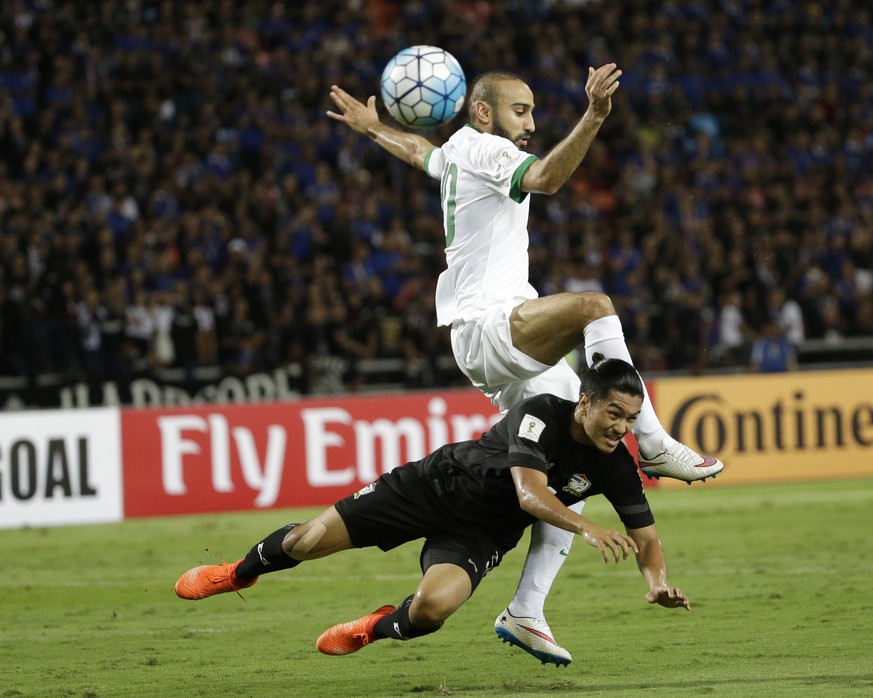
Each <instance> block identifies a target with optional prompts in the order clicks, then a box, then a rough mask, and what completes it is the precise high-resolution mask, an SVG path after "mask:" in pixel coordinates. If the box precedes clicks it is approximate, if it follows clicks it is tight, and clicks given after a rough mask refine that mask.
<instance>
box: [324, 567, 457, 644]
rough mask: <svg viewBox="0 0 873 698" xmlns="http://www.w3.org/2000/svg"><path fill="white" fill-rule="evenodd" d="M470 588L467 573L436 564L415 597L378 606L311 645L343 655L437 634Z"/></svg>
mask: <svg viewBox="0 0 873 698" xmlns="http://www.w3.org/2000/svg"><path fill="white" fill-rule="evenodd" d="M471 593H472V584H471V582H470V577H469V576H468V574H467V572H466V571H465V570H464V569H462V568H461V567H458V566H457V565H455V564H449V563H442V564H436V565H433V566H431V567H429V568H428V569H427V571H426V572H425V573H424V576H423V577H422V579H421V583H420V584H419V585H418V589H416V591H415V594H412V595H411V596H408V597H406V599H404V601H403V602H402V603H401V604H400V606H398V607H397V608H395V607H394V606H382V607H381V608H379V609H377V610H376V611H374V612H373V613H368V614H367V615H366V616H363V617H362V618H358V619H357V620H352V621H349V622H347V623H339V624H338V625H334V626H331V627H330V628H328V629H327V630H325V631H324V632H323V633H322V634H321V636H320V637H319V638H318V640H317V641H316V643H315V646H316V647H317V648H318V650H319V652H322V653H323V654H330V655H344V654H350V653H352V652H357V651H358V650H360V649H362V648H364V647H366V646H367V645H369V644H370V643H372V642H375V641H376V640H381V639H384V638H390V639H392V640H411V639H413V638H416V637H423V636H424V635H430V634H431V633H435V632H436V631H437V630H439V629H440V628H441V627H442V626H443V623H444V622H445V621H446V619H447V618H448V617H449V616H450V615H452V613H454V612H455V611H456V610H458V609H459V608H460V607H461V606H462V605H463V604H464V602H465V601H466V600H467V599H468V598H470V594H471Z"/></svg>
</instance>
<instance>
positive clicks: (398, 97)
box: [382, 46, 467, 128]
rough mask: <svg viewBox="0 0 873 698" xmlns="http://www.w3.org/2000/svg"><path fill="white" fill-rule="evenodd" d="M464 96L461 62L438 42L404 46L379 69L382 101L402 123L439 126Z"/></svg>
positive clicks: (445, 120) (415, 125)
mask: <svg viewBox="0 0 873 698" xmlns="http://www.w3.org/2000/svg"><path fill="white" fill-rule="evenodd" d="M466 96H467V78H466V77H465V76H464V71H463V69H462V68H461V64H460V63H458V61H457V59H456V58H455V57H454V56H453V55H452V54H451V53H449V52H448V51H445V50H443V49H441V48H438V47H437V46H410V47H409V48H405V49H403V50H402V51H400V52H399V53H398V54H397V55H396V56H394V57H393V58H392V59H391V60H390V61H388V65H386V66H385V69H384V70H383V71H382V101H383V102H385V106H386V108H387V109H388V113H389V114H391V116H393V117H394V118H395V119H396V120H397V121H398V122H400V123H401V124H403V125H404V126H411V127H412V128H435V127H437V126H441V125H442V124H444V123H446V122H447V121H450V120H451V119H453V118H454V117H455V116H456V115H457V114H458V112H459V111H461V107H463V106H464V100H465V99H466Z"/></svg>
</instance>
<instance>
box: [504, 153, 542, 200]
mask: <svg viewBox="0 0 873 698" xmlns="http://www.w3.org/2000/svg"><path fill="white" fill-rule="evenodd" d="M537 160H539V158H538V157H537V156H536V155H529V156H528V157H527V158H526V159H525V160H524V161H523V162H522V163H521V164H520V165H519V166H518V167H517V168H516V169H515V172H513V173H512V182H511V183H510V185H509V198H510V199H512V200H513V201H514V202H515V203H517V204H520V203H521V202H522V201H524V198H525V197H526V196H527V192H526V191H522V189H521V180H522V178H523V177H524V173H525V172H527V171H528V168H529V167H530V166H531V165H533V164H534V162H535V161H537Z"/></svg>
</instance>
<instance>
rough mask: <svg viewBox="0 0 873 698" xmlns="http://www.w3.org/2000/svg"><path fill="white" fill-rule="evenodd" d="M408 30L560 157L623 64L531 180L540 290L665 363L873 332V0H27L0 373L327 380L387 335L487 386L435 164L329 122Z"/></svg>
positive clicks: (4, 35) (676, 366)
mask: <svg viewBox="0 0 873 698" xmlns="http://www.w3.org/2000/svg"><path fill="white" fill-rule="evenodd" d="M413 44H433V45H439V46H441V47H443V48H445V49H447V50H448V51H450V52H451V53H452V54H454V55H455V56H456V57H457V58H458V59H459V60H460V62H461V64H462V65H463V66H464V69H465V71H466V73H467V78H468V81H470V80H472V78H473V77H474V76H475V75H476V74H478V73H479V72H482V71H484V70H489V69H505V70H511V71H514V72H517V73H518V74H520V75H521V76H522V77H524V78H525V79H526V80H527V82H529V84H530V85H531V87H532V88H533V90H534V93H535V94H536V96H537V100H538V103H537V105H536V111H535V117H536V118H537V124H538V126H539V128H538V130H537V132H536V134H535V136H534V138H533V140H532V142H531V145H530V148H529V149H530V150H531V151H532V152H539V153H541V154H542V153H544V152H546V151H547V150H548V148H549V147H550V146H551V145H553V144H554V143H555V142H557V141H558V140H559V139H560V137H561V136H562V134H565V133H566V132H567V131H568V130H569V129H570V128H571V127H572V125H573V124H574V123H575V122H576V121H577V119H578V118H579V116H580V115H581V114H582V113H583V112H584V110H585V108H586V107H587V97H586V95H585V90H584V86H585V77H586V75H587V68H588V66H589V65H593V66H600V65H603V64H604V63H607V62H613V61H614V62H616V63H617V64H618V66H619V67H620V68H621V70H622V71H623V75H622V78H621V87H620V89H619V91H618V93H617V94H616V95H615V97H614V98H613V109H612V113H611V115H610V116H609V118H608V119H607V121H606V123H605V124H604V126H603V128H602V129H601V131H600V134H599V136H598V138H597V140H596V141H595V144H594V146H593V147H592V149H591V151H590V152H589V154H588V156H587V157H586V159H585V161H584V162H583V164H582V167H581V168H580V170H579V172H578V173H577V175H576V176H575V177H574V178H573V179H572V181H571V185H570V186H567V187H565V188H564V189H563V190H562V191H561V192H560V193H558V194H557V195H555V196H553V197H534V198H533V201H532V210H531V221H530V235H531V250H530V253H531V262H532V266H531V282H532V284H533V285H534V286H535V287H536V288H537V289H538V290H539V292H540V293H541V294H550V293H555V292H559V291H563V290H568V291H580V290H585V289H596V290H602V291H605V292H606V293H608V294H609V295H610V297H611V298H612V300H613V302H614V304H615V305H616V308H617V309H618V313H619V315H620V317H621V318H622V322H623V325H624V329H625V333H626V335H627V339H628V345H629V348H630V351H631V354H632V356H633V357H634V360H635V362H636V363H637V364H638V366H640V368H641V369H643V370H644V371H645V372H647V373H651V372H657V371H688V372H694V373H700V372H705V371H707V370H714V369H723V368H725V367H730V366H742V367H747V366H749V365H750V361H751V357H752V355H753V352H752V347H753V345H754V343H755V342H756V341H760V340H762V339H763V338H765V337H776V338H777V339H778V335H779V334H780V333H781V334H783V335H784V336H785V337H786V338H787V339H788V340H789V341H790V342H792V343H794V344H798V343H800V342H802V341H803V340H805V339H806V340H808V339H827V340H831V341H833V342H835V343H838V342H839V341H841V339H843V338H847V337H873V80H871V74H873V11H871V9H870V8H868V7H865V6H864V3H858V2H853V1H852V0H831V1H830V2H827V3H825V2H819V3H816V2H809V3H802V4H797V3H794V2H789V1H788V0H766V1H765V0H757V1H756V0H734V1H732V2H717V1H716V0H695V1H693V2H650V1H647V0H632V1H628V2H622V3H606V2H600V1H598V0H589V1H587V2H585V1H576V2H571V1H569V0H568V1H565V2H559V1H553V2H534V1H532V0H511V1H507V2H489V1H488V0H478V1H476V0H473V1H470V2H460V1H455V2H451V1H448V0H411V1H410V2H389V1H387V0H382V1H381V2H366V1H364V0H321V1H319V2H286V3H284V4H283V3H280V2H268V1H264V0H260V1H255V0H237V1H236V2H231V1H230V0H202V1H200V2H185V3H173V2H168V1H167V0H155V1H153V2H151V1H149V0H105V1H103V2H99V3H82V2H75V1H73V0H10V1H9V2H4V3H2V5H0V375H24V376H28V377H29V378H31V379H35V377H36V376H38V375H40V374H45V373H71V374H75V375H84V376H87V377H89V378H112V379H124V378H129V377H130V376H134V375H144V374H148V373H149V372H151V371H154V370H155V369H156V368H158V367H161V366H177V367H180V368H183V369H188V370H190V369H192V368H193V367H195V366H204V365H207V366H217V367H220V368H221V370H223V371H225V372H227V373H229V374H235V375H246V374H247V373H250V372H252V371H258V370H264V369H269V368H271V367H274V366H283V365H292V364H293V365H295V366H298V367H300V371H301V372H300V382H299V387H300V391H301V392H303V393H320V392H326V391H329V390H331V389H335V388H338V389H342V390H354V389H360V388H362V387H366V383H367V380H368V376H367V374H365V373H361V372H359V371H356V370H355V365H356V362H357V361H358V360H359V359H366V358H396V359H401V360H402V361H403V364H404V365H405V366H406V370H405V375H406V382H407V385H409V386H410V387H438V386H448V385H466V383H467V382H466V379H465V378H464V377H463V376H462V375H461V374H460V373H459V372H458V371H457V369H456V368H454V365H453V362H451V361H450V360H446V359H447V357H448V358H449V359H450V357H451V352H450V349H449V346H448V329H447V328H437V327H436V322H435V311H434V306H433V292H434V285H435V282H436V278H437V276H438V275H439V272H440V271H441V270H442V269H443V266H444V258H443V239H442V227H441V214H440V210H439V201H438V196H439V190H438V183H436V182H433V181H432V180H429V179H428V178H427V177H425V176H423V175H416V174H414V173H410V172H409V171H408V168H406V167H405V166H404V165H403V164H402V163H399V162H397V161H394V160H392V158H391V157H390V156H389V155H387V154H384V153H383V152H381V151H380V149H379V148H378V147H377V146H375V145H373V144H371V143H368V142H366V141H365V140H364V139H361V138H359V137H357V136H355V135H354V134H353V133H351V132H349V131H348V130H347V129H344V128H342V127H341V126H340V125H337V124H335V123H333V122H332V121H331V120H329V119H328V118H326V117H325V114H324V113H325V111H326V109H328V108H330V104H329V100H328V90H329V87H330V85H331V84H333V83H339V84H341V85H342V86H343V87H344V88H345V89H347V90H348V91H349V92H351V93H352V94H354V95H355V96H357V97H359V98H361V99H364V98H366V96H368V95H370V94H377V93H378V85H379V76H380V73H381V70H382V67H383V66H384V64H385V63H386V62H387V60H388V59H389V58H390V57H391V56H392V55H393V54H394V53H395V52H396V51H397V50H399V49H401V48H404V47H405V46H408V45H413ZM383 118H385V119H388V118H389V117H388V116H387V115H385V116H384V117H383ZM463 123H464V121H463V118H462V117H459V118H458V119H456V120H455V121H454V122H452V123H451V124H449V125H448V126H445V127H443V128H442V129H440V130H438V131H435V132H433V133H432V134H431V135H432V136H433V138H434V139H435V140H441V139H443V138H445V137H447V136H448V134H450V133H451V132H452V130H453V129H455V128H458V127H460V126H461V125H462V124H463ZM772 321H776V322H777V323H778V324H779V326H780V329H779V330H775V328H774V327H773V326H772V324H771V323H772ZM757 355H761V352H760V351H758V352H757ZM763 368H764V369H779V368H784V367H780V366H765V367H763Z"/></svg>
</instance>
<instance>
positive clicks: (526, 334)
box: [507, 292, 724, 483]
mask: <svg viewBox="0 0 873 698" xmlns="http://www.w3.org/2000/svg"><path fill="white" fill-rule="evenodd" d="M510 327H511V331H512V342H513V345H514V346H515V348H516V349H518V350H519V351H521V352H523V353H524V354H526V355H527V356H529V357H531V358H533V359H535V360H537V361H540V362H542V363H546V364H549V365H554V364H556V363H557V362H558V361H560V360H561V358H562V357H563V356H565V355H566V354H567V353H569V352H570V351H572V350H573V349H575V348H576V347H577V346H578V345H579V344H580V343H582V342H583V341H584V344H585V359H586V362H587V363H588V364H589V365H590V364H591V362H592V357H593V356H594V354H596V353H600V354H603V356H605V357H606V358H612V359H622V360H624V361H627V362H628V363H629V364H633V359H632V358H631V355H630V352H629V351H628V348H627V345H626V344H625V341H624V332H623V330H622V326H621V320H619V318H618V316H617V315H616V314H615V308H614V307H613V305H612V301H610V300H609V297H608V296H605V295H604V294H602V293H594V292H588V293H559V294H556V295H554V296H546V297H544V298H535V299H533V300H529V301H526V302H524V303H522V304H521V305H519V306H518V307H517V308H515V309H514V310H513V311H512V315H511V316H510ZM643 390H644V391H645V384H644V386H643ZM507 406H509V405H507ZM634 436H635V437H636V438H637V443H638V445H639V451H640V469H641V470H642V471H643V472H644V473H646V474H647V475H652V476H653V477H670V478H675V479H678V480H684V481H685V482H688V483H691V482H693V481H695V480H705V479H706V478H709V477H715V476H716V475H717V474H718V473H720V472H721V471H722V470H723V469H724V464H723V463H722V462H721V461H720V460H719V459H718V458H714V457H712V456H703V455H700V454H699V453H697V452H696V451H694V450H693V449H691V448H689V447H688V446H686V445H685V444H682V443H680V442H679V441H676V439H674V438H673V437H671V436H670V434H668V433H667V430H666V429H664V426H663V425H662V424H661V421H660V420H659V419H658V415H657V414H656V413H655V408H654V405H652V401H651V400H650V399H649V396H648V393H646V399H645V400H643V406H642V409H641V411H640V415H639V418H638V419H637V421H636V424H635V425H634Z"/></svg>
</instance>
